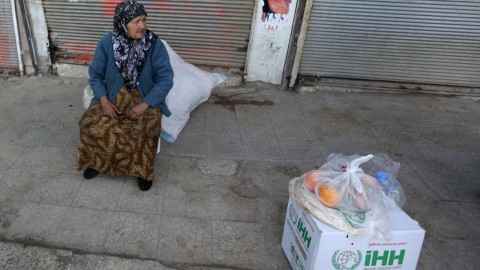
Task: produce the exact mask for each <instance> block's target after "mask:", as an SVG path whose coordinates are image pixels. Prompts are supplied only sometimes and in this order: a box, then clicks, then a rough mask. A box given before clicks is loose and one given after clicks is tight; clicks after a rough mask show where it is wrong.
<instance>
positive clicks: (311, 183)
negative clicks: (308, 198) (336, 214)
mask: <svg viewBox="0 0 480 270" xmlns="http://www.w3.org/2000/svg"><path fill="white" fill-rule="evenodd" d="M317 176H318V171H315V170H314V171H309V172H307V173H305V175H304V176H303V179H304V180H303V184H304V185H305V187H306V188H307V189H308V190H310V191H311V192H315V187H316V186H317V183H318V177H317Z"/></svg>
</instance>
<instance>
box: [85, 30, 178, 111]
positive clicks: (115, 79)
mask: <svg viewBox="0 0 480 270" xmlns="http://www.w3.org/2000/svg"><path fill="white" fill-rule="evenodd" d="M88 74H89V77H90V79H89V82H90V86H91V87H92V89H93V92H94V94H95V97H94V100H95V101H97V102H98V101H99V100H100V98H101V97H103V96H107V98H108V99H109V100H110V101H111V102H114V101H115V98H116V96H117V94H118V92H119V91H120V89H121V88H122V87H123V86H124V81H123V78H122V75H121V74H120V71H119V70H118V68H117V67H116V65H115V60H114V57H113V44H112V33H111V32H110V33H106V34H105V35H104V36H103V37H102V38H101V39H100V41H99V42H98V44H97V48H96V50H95V57H94V59H93V61H92V62H91V63H90V66H89V68H88ZM139 76H140V77H139V82H140V87H139V88H140V89H139V90H140V94H141V95H142V96H143V99H144V101H145V102H146V103H147V104H148V105H149V106H151V107H153V108H160V110H161V112H162V113H163V114H164V115H166V116H170V115H171V113H170V110H169V109H168V107H167V105H166V103H165V98H166V97H167V94H168V92H169V91H170V89H171V88H172V86H173V70H172V67H171V65H170V60H169V58H168V53H167V50H166V48H165V46H164V45H163V43H162V41H161V40H160V39H158V38H155V41H154V46H152V48H151V49H150V50H149V51H148V53H147V57H146V58H145V64H144V67H143V70H142V72H141V74H140V75H139Z"/></svg>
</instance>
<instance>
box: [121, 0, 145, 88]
mask: <svg viewBox="0 0 480 270" xmlns="http://www.w3.org/2000/svg"><path fill="white" fill-rule="evenodd" d="M142 15H144V16H147V12H145V8H144V7H143V5H142V4H140V3H138V2H137V1H136V0H126V1H124V2H121V3H119V4H118V5H117V7H116V8H115V16H114V17H113V36H112V43H113V55H114V58H115V65H116V66H117V68H118V69H119V70H120V74H121V75H122V78H123V80H124V81H125V84H126V86H127V89H128V90H132V89H138V86H139V81H138V77H139V74H140V72H141V71H142V68H143V65H144V63H145V58H146V55H147V51H148V50H150V48H151V47H152V41H153V39H154V34H153V33H152V32H151V31H149V30H146V31H145V35H144V37H143V38H142V39H141V40H139V41H137V42H135V41H134V40H133V39H131V38H130V37H129V36H128V28H127V25H128V23H129V22H130V21H131V20H133V19H134V18H136V17H138V16H142Z"/></svg>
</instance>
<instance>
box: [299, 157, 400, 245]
mask: <svg viewBox="0 0 480 270" xmlns="http://www.w3.org/2000/svg"><path fill="white" fill-rule="evenodd" d="M372 158H373V155H367V156H363V157H362V156H358V155H354V156H344V155H340V154H332V155H330V156H329V157H328V160H327V163H326V164H325V165H323V166H322V167H321V168H320V169H318V170H315V171H311V172H308V173H306V174H305V175H304V176H303V179H302V180H303V185H302V188H303V190H302V189H299V188H297V189H296V190H294V192H296V193H295V194H293V195H294V196H295V197H297V199H298V198H301V199H300V200H298V201H299V203H300V204H303V206H304V207H305V208H307V209H309V210H310V212H311V213H312V214H313V215H315V216H316V217H317V218H319V219H321V220H322V221H324V222H325V223H328V224H330V225H332V226H334V227H337V228H339V229H342V230H346V231H348V232H350V233H352V234H358V233H367V234H369V235H372V236H373V237H374V238H387V237H388V234H389V231H390V225H389V216H388V210H387V208H388V207H387V205H389V203H388V202H387V201H386V200H387V199H388V198H387V197H386V196H385V194H384V193H383V191H382V187H381V186H380V185H379V184H378V182H377V180H376V179H375V178H373V177H372V176H370V175H368V174H366V173H364V171H363V170H362V169H361V168H360V165H361V164H363V163H365V162H367V161H368V160H370V159H372ZM291 185H292V184H291ZM294 186H295V185H294ZM297 186H298V184H297ZM309 193H310V195H309ZM312 198H314V199H313V200H312ZM306 201H308V204H305V202H306ZM332 215H336V217H337V218H332ZM339 217H341V218H339Z"/></svg>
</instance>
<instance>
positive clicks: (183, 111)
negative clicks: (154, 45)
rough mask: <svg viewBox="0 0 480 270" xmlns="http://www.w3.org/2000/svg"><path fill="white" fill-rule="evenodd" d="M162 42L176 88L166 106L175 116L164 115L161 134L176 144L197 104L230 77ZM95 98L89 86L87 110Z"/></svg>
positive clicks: (85, 103) (85, 105)
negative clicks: (202, 66)
mask: <svg viewBox="0 0 480 270" xmlns="http://www.w3.org/2000/svg"><path fill="white" fill-rule="evenodd" d="M162 42H163V44H164V45H165V48H166V49H167V52H168V56H169V58H170V64H171V66H172V69H173V73H174V78H173V87H172V89H171V90H170V92H169V93H168V95H167V98H166V103H167V106H168V108H169V109H170V112H171V113H172V115H170V117H166V116H163V117H162V133H161V134H160V136H161V138H162V139H163V140H165V141H166V142H168V143H173V142H175V140H176V139H177V137H178V134H180V132H181V131H182V130H183V128H184V127H185V125H186V124H187V122H188V120H189V119H190V113H191V112H192V111H193V110H194V109H195V108H196V107H198V105H200V104H202V103H203V102H205V101H207V100H208V98H209V97H210V95H211V93H212V89H213V88H214V87H215V86H217V85H219V84H221V83H222V82H224V81H225V80H226V79H227V78H226V76H225V75H223V74H220V73H209V72H206V71H203V70H201V69H199V68H197V67H195V66H194V65H192V64H189V63H187V62H185V61H184V60H183V59H182V58H181V57H180V56H179V55H178V54H177V53H176V52H175V51H174V50H173V49H172V48H171V47H170V45H168V43H167V42H166V41H164V40H162ZM93 97H94V94H93V91H92V89H91V88H90V85H88V86H87V87H85V89H84V91H83V106H84V108H85V109H88V107H89V106H90V102H91V101H92V99H93ZM159 145H160V142H159Z"/></svg>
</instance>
